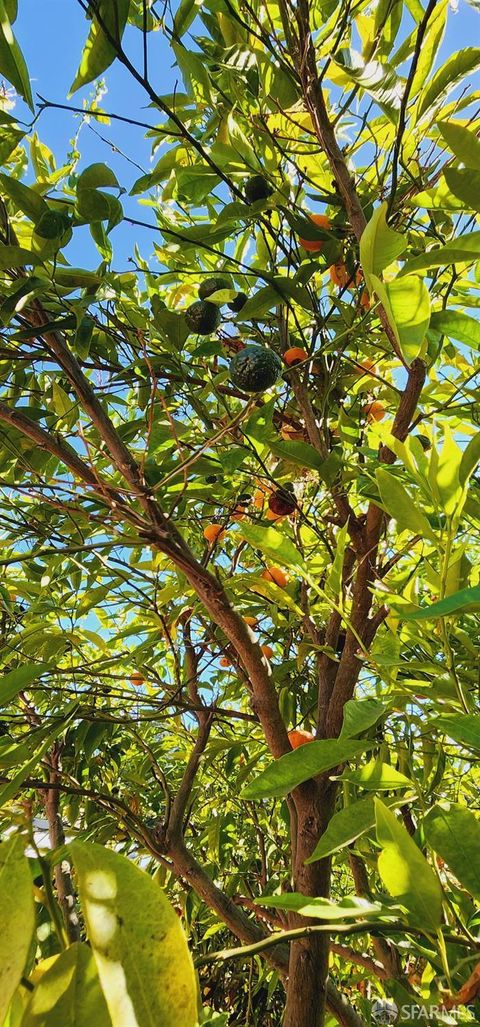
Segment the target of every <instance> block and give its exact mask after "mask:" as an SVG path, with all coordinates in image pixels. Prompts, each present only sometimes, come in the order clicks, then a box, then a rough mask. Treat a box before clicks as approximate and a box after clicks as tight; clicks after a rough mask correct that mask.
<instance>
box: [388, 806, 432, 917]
mask: <svg viewBox="0 0 480 1027" xmlns="http://www.w3.org/2000/svg"><path fill="white" fill-rule="evenodd" d="M375 812H376V822H377V838H378V842H379V845H381V846H382V852H381V853H380V856H379V859H378V872H379V874H380V877H381V879H382V881H383V883H384V885H385V887H386V889H387V891H388V892H389V893H390V895H392V896H393V897H394V898H395V899H398V901H399V902H400V903H401V904H402V905H403V906H405V908H406V909H407V910H408V912H409V920H410V922H411V923H412V924H414V925H416V926H418V927H420V928H422V929H423V930H426V931H428V930H430V931H436V930H437V928H438V927H439V926H440V922H441V917H442V889H441V887H440V884H439V882H438V880H437V878H436V876H435V873H434V871H433V870H432V868H431V867H430V866H429V864H428V863H427V861H426V859H425V857H424V856H423V855H422V853H421V851H420V849H419V848H418V846H417V845H415V842H414V841H413V840H412V838H411V837H410V835H409V834H408V831H407V830H406V828H405V827H404V826H403V824H401V823H400V821H399V820H397V818H396V816H395V815H394V813H392V812H391V811H390V810H389V809H388V808H387V806H385V805H384V803H383V802H381V801H380V799H375Z"/></svg>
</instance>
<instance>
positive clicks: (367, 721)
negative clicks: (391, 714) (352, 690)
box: [340, 699, 390, 738]
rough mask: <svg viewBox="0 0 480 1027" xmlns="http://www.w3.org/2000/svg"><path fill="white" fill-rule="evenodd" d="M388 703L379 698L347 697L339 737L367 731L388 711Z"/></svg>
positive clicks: (353, 735)
mask: <svg viewBox="0 0 480 1027" xmlns="http://www.w3.org/2000/svg"><path fill="white" fill-rule="evenodd" d="M389 709H390V705H389V703H384V702H382V701H381V700H380V699H349V700H348V702H346V703H345V706H344V707H343V725H342V730H341V732H340V738H355V737H356V736H357V735H360V734H362V733H363V732H364V731H368V729H369V728H370V727H373V725H374V724H378V721H379V720H381V719H382V717H384V716H385V714H386V713H388V711H389Z"/></svg>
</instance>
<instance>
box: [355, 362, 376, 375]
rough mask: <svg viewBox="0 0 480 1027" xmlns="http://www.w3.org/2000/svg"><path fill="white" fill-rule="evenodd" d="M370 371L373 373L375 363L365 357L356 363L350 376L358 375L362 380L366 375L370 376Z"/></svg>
mask: <svg viewBox="0 0 480 1027" xmlns="http://www.w3.org/2000/svg"><path fill="white" fill-rule="evenodd" d="M370 371H375V362H374V361H373V360H370V357H365V360H361V361H358V362H356V363H355V366H354V367H353V368H352V374H358V377H359V378H364V376H365V375H366V374H370Z"/></svg>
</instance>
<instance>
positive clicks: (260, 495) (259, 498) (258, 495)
mask: <svg viewBox="0 0 480 1027" xmlns="http://www.w3.org/2000/svg"><path fill="white" fill-rule="evenodd" d="M264 502H265V493H264V492H262V490H261V489H257V491H256V492H255V494H254V497H253V505H254V507H255V508H256V509H257V510H261V509H262V506H263V504H264Z"/></svg>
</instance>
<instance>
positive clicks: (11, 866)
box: [0, 835, 35, 1024]
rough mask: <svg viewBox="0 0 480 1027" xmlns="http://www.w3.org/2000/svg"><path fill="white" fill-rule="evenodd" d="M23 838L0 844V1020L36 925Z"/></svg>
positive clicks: (8, 1003)
mask: <svg viewBox="0 0 480 1027" xmlns="http://www.w3.org/2000/svg"><path fill="white" fill-rule="evenodd" d="M23 850H24V844H23V839H22V838H21V837H20V836H19V835H14V837H13V838H10V839H9V840H8V841H7V842H2V844H1V845H0V921H1V924H2V930H1V931H0V1023H2V1024H3V1021H4V1019H5V1017H6V1015H7V1010H8V1007H9V1005H10V1002H11V1000H12V996H13V994H14V992H15V991H16V989H17V988H18V985H19V984H20V979H21V976H22V974H23V971H24V968H25V962H26V959H27V955H28V951H29V949H30V942H31V939H32V935H33V929H34V926H35V916H34V908H33V890H32V878H31V875H30V870H29V866H28V862H27V859H26V858H25V854H24V851H23Z"/></svg>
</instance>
